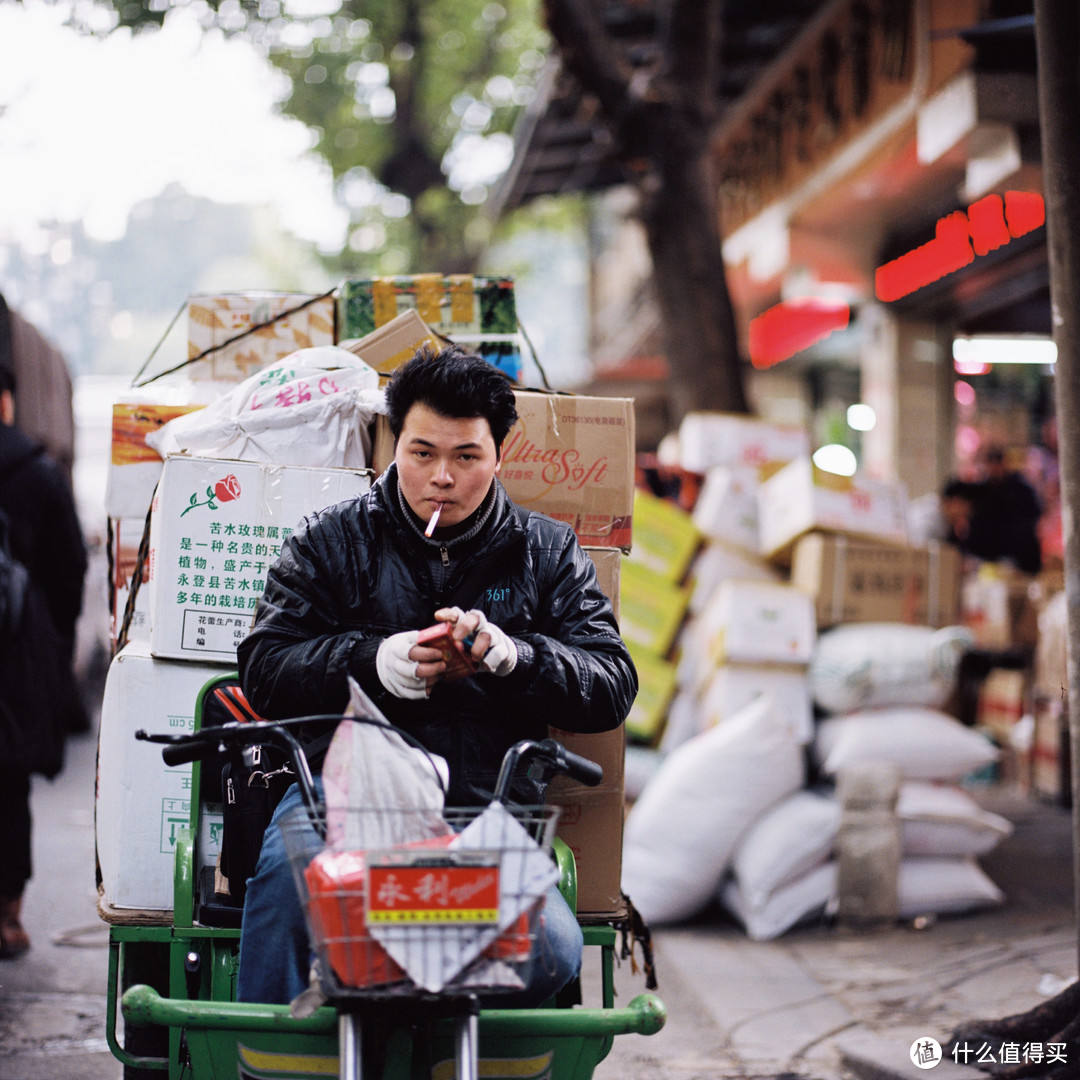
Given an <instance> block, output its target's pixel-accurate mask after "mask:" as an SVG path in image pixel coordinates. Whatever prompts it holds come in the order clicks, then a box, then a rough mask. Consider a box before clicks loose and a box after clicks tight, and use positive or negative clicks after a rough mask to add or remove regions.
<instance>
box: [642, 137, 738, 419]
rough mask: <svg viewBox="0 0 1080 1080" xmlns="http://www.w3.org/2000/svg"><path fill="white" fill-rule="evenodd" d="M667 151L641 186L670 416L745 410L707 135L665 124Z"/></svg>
mask: <svg viewBox="0 0 1080 1080" xmlns="http://www.w3.org/2000/svg"><path fill="white" fill-rule="evenodd" d="M660 126H661V127H663V129H664V131H663V135H662V138H663V140H664V142H665V143H666V144H667V145H666V147H665V148H664V152H661V153H657V154H656V155H654V157H653V162H654V164H655V166H656V170H655V172H654V173H651V174H650V177H649V180H648V181H646V182H645V183H644V184H643V185H642V186H643V187H648V188H649V189H651V190H648V191H647V192H646V193H645V194H644V199H643V206H642V220H643V222H644V225H645V231H646V235H647V237H648V241H649V253H650V255H651V257H652V264H653V289H654V292H655V294H656V299H657V302H658V304H659V306H660V314H661V320H662V325H663V338H664V346H665V351H666V353H667V361H668V366H669V368H670V369H671V382H670V388H669V397H670V404H671V409H670V413H671V418H672V421H673V422H674V423H675V424H676V425H677V424H678V422H679V421H680V420H681V419H682V417H683V416H684V415H685V414H686V413H687V412H690V411H693V410H701V409H719V410H721V411H723V412H738V413H744V412H747V411H748V405H747V400H746V391H745V388H744V386H743V364H742V360H741V357H740V355H739V346H738V334H737V331H736V327H735V313H734V311H733V309H732V305H731V297H730V294H729V293H728V288H727V278H726V276H725V270H724V258H723V249H722V243H721V238H720V220H719V215H718V212H717V205H716V184H715V182H714V179H713V176H712V170H711V168H710V167H709V159H708V155H707V153H706V149H705V142H704V139H702V138H695V137H694V136H693V134H690V135H689V136H688V135H687V133H685V132H680V130H679V128H680V124H679V120H678V119H677V118H673V117H667V118H666V119H665V120H664V121H662V123H661V125H660Z"/></svg>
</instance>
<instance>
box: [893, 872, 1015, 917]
mask: <svg viewBox="0 0 1080 1080" xmlns="http://www.w3.org/2000/svg"><path fill="white" fill-rule="evenodd" d="M899 886H900V889H899V892H900V909H899V912H898V914H899V916H900V918H901V919H915V918H918V916H920V915H956V914H959V913H960V912H962V911H974V910H975V909H976V908H985V907H993V906H994V905H996V904H1000V903H1001V902H1002V901H1003V900H1004V899H1005V894H1004V893H1003V892H1002V891H1001V890H1000V889H999V888H998V887H997V886H996V885H995V884H994V883H993V881H991V880H990V878H989V877H988V876H987V874H986V872H985V871H984V870H983V869H982V868H981V867H980V866H979V865H978V863H976V862H975V860H974V859H963V858H960V859H904V860H903V861H902V862H901V863H900V881H899Z"/></svg>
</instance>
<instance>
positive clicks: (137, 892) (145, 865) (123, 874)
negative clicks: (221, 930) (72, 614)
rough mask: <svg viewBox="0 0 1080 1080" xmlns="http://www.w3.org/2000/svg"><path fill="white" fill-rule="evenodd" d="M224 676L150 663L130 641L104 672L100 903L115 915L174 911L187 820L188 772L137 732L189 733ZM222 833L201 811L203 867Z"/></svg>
mask: <svg viewBox="0 0 1080 1080" xmlns="http://www.w3.org/2000/svg"><path fill="white" fill-rule="evenodd" d="M228 670H229V668H228V666H225V665H216V664H191V663H186V664H185V663H178V662H177V661H175V660H155V659H154V658H153V657H151V656H150V652H149V648H148V644H147V642H145V641H132V642H131V644H129V645H128V646H127V647H126V648H124V649H123V650H121V651H120V652H119V653H117V654H116V656H115V657H113V660H112V663H111V664H110V665H109V674H108V676H107V678H106V680H105V696H104V698H103V701H102V705H101V726H100V732H99V736H98V738H99V742H98V776H97V806H96V813H95V833H96V837H97V855H98V862H99V864H100V866H101V877H102V885H103V887H104V890H105V899H106V900H107V901H108V903H109V904H110V905H111V906H112V907H114V908H137V909H146V910H151V911H153V910H169V909H171V908H172V906H173V853H174V851H175V847H176V834H177V830H179V829H185V828H187V827H188V823H189V821H190V819H191V794H192V791H191V765H190V764H188V765H177V766H172V767H170V766H168V765H166V764H165V763H164V762H163V761H162V760H161V746H160V745H158V744H155V743H148V742H139V741H138V740H136V738H135V731H136V730H137V729H138V728H145V729H146V730H147V731H149V732H152V733H154V734H167V733H170V732H171V733H179V732H184V731H190V730H191V729H192V727H193V726H194V722H195V697H196V695H197V694H198V692H199V690H200V689H201V688H202V686H203V685H204V684H205V683H206V682H207V681H208V680H209V679H212V678H213V677H214V676H216V675H219V674H221V673H222V672H223V671H228ZM220 831H221V814H220V812H218V813H216V814H215V813H207V812H204V813H203V815H202V830H201V835H200V837H199V844H198V851H199V858H200V865H201V866H205V865H209V864H212V863H213V862H214V860H215V859H216V858H217V855H218V851H219V846H218V845H219V841H220Z"/></svg>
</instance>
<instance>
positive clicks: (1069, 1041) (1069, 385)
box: [950, 0, 1080, 1080]
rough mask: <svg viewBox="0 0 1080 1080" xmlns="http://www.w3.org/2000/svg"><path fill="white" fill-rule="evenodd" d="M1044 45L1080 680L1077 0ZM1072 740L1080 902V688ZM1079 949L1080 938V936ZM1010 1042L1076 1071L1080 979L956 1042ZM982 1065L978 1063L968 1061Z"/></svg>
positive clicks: (1049, 1071)
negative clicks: (1050, 1049)
mask: <svg viewBox="0 0 1080 1080" xmlns="http://www.w3.org/2000/svg"><path fill="white" fill-rule="evenodd" d="M1035 41H1036V46H1037V50H1038V85H1039V124H1040V128H1041V132H1042V164H1043V189H1044V192H1045V196H1046V231H1047V241H1048V244H1047V246H1048V250H1049V259H1050V300H1051V312H1052V323H1053V327H1054V341H1055V342H1056V344H1057V348H1058V357H1057V367H1056V370H1055V373H1054V384H1055V398H1056V409H1057V417H1058V432H1059V439H1060V464H1061V504H1062V509H1063V519H1064V529H1065V596H1066V606H1067V608H1068V622H1069V636H1068V679H1069V683H1070V685H1076V684H1077V683H1080V578H1078V577H1077V568H1078V567H1080V529H1078V528H1077V525H1078V522H1077V518H1076V515H1077V511H1078V509H1080V429H1078V428H1077V425H1076V417H1077V415H1078V414H1080V331H1078V329H1077V325H1076V320H1077V317H1078V315H1077V313H1078V312H1080V228H1078V225H1080V161H1078V159H1077V156H1076V147H1077V145H1080V11H1078V9H1077V5H1076V0H1035ZM1067 700H1068V703H1069V704H1068V710H1069V729H1070V733H1071V735H1070V738H1071V743H1072V748H1073V751H1072V770H1073V773H1072V790H1073V866H1074V882H1075V886H1074V887H1075V895H1076V897H1077V902H1078V903H1080V753H1078V752H1077V748H1078V747H1080V694H1076V693H1070V694H1068V696H1067ZM1077 947H1078V952H1080V940H1078V943H1077ZM1005 1043H1011V1044H1019V1045H1025V1044H1043V1045H1044V1046H1051V1045H1053V1046H1056V1047H1058V1048H1060V1052H1059V1054H1058V1055H1057V1062H1055V1063H1050V1062H1048V1061H1045V1060H1044V1061H1025V1062H1021V1063H1019V1064H1015V1065H1001V1064H998V1065H996V1066H990V1067H989V1070H988V1071H989V1072H990V1073H991V1074H992V1075H993V1076H994V1077H996V1078H998V1080H1021V1078H1024V1077H1038V1078H1039V1080H1074V1078H1075V1077H1076V1075H1077V1062H1078V1061H1080V983H1077V982H1074V983H1072V984H1071V985H1070V986H1068V987H1066V988H1065V990H1063V991H1062V992H1061V993H1060V994H1058V995H1056V996H1055V997H1053V998H1051V999H1050V1000H1049V1001H1046V1002H1043V1003H1042V1004H1041V1005H1037V1006H1036V1007H1035V1008H1033V1009H1030V1010H1029V1011H1028V1012H1026V1013H1019V1014H1017V1015H1015V1016H1008V1017H1005V1018H1004V1019H1002V1020H990V1021H985V1020H977V1021H973V1022H971V1023H968V1024H964V1025H963V1026H962V1027H960V1028H958V1029H957V1031H956V1032H954V1033H953V1035H952V1038H951V1043H950V1049H951V1048H952V1047H953V1046H961V1047H964V1048H966V1049H973V1050H977V1049H978V1047H979V1046H980V1045H981V1044H985V1045H986V1046H988V1047H990V1048H991V1050H992V1051H993V1056H994V1057H995V1058H998V1057H999V1055H998V1054H997V1053H996V1051H997V1049H998V1048H1000V1047H1001V1046H1002V1045H1003V1044H1005ZM968 1063H971V1064H973V1063H972V1062H968Z"/></svg>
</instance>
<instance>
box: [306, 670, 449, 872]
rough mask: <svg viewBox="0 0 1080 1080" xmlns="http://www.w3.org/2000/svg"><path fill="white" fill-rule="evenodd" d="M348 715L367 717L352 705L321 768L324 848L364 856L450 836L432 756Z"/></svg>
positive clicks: (388, 730) (384, 729) (390, 730)
mask: <svg viewBox="0 0 1080 1080" xmlns="http://www.w3.org/2000/svg"><path fill="white" fill-rule="evenodd" d="M350 682H351V680H350ZM350 715H356V716H363V715H366V711H365V710H364V708H363V707H362V706H360V705H359V703H358V701H356V700H354V701H353V702H352V703H351V704H350V707H349V710H348V711H347V712H346V719H345V720H344V721H342V723H340V724H339V725H338V727H337V730H336V731H335V732H334V737H333V739H332V740H331V742H330V746H329V748H328V749H327V751H326V760H325V761H324V763H323V771H322V775H323V788H324V791H325V797H326V844H327V847H329V848H331V849H332V850H334V851H367V850H369V849H372V848H389V847H397V846H398V845H400V844H408V843H412V842H414V841H416V840H426V839H429V838H431V837H435V836H447V835H449V834H450V833H451V832H452V831H453V830H452V829H451V828H450V826H449V825H447V823H446V821H445V820H444V819H443V813H442V812H443V783H441V782H440V779H441V778H440V776H439V773H438V772H437V764H436V760H435V759H436V755H430V756H429V755H427V754H425V753H424V752H423V751H422V750H418V749H416V748H415V747H413V746H410V745H409V744H408V743H407V742H406V741H405V740H404V739H403V738H402V737H401V736H400V735H399V734H398V733H397V732H396V731H394V730H393V728H391V727H388V726H387V727H382V726H376V725H374V724H369V723H354V722H352V721H350V720H349V719H348V716H350ZM443 765H445V762H444V763H443ZM380 811H385V812H380Z"/></svg>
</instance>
